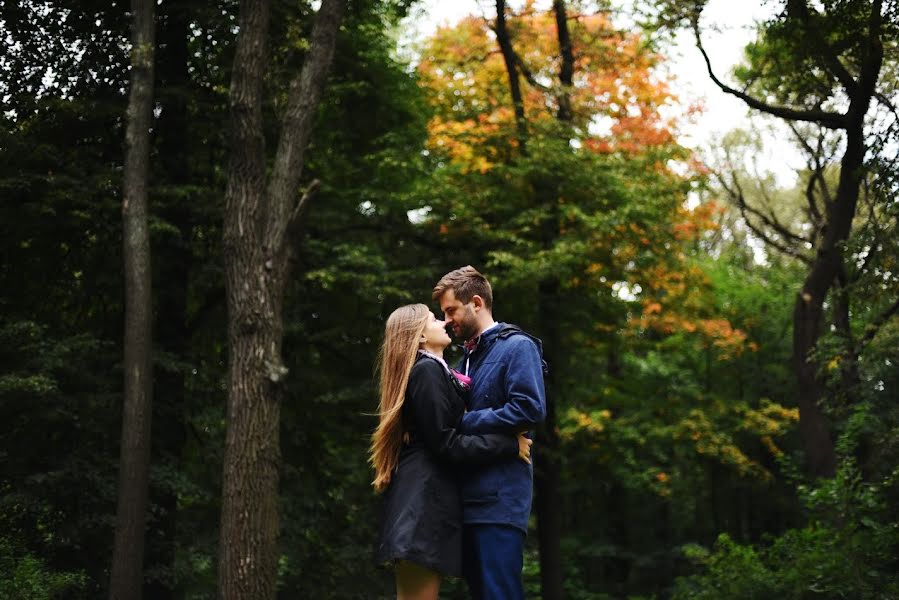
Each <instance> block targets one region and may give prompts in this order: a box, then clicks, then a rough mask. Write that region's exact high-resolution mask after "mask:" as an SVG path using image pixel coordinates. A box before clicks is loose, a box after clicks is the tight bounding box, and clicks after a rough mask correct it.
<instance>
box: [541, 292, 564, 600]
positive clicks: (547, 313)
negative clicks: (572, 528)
mask: <svg viewBox="0 0 899 600" xmlns="http://www.w3.org/2000/svg"><path fill="white" fill-rule="evenodd" d="M539 288H540V289H539V294H540V296H539V297H540V300H539V306H540V310H539V314H540V334H541V336H542V338H543V356H544V357H545V359H546V362H547V364H548V365H549V373H548V374H547V376H546V380H545V386H546V420H545V421H544V422H543V423H542V425H541V426H540V427H539V428H538V429H537V443H536V444H535V446H536V452H535V453H534V489H535V497H534V510H535V512H536V515H537V543H538V546H539V551H540V590H541V592H542V598H543V600H561V599H562V598H563V597H564V588H563V585H562V582H563V581H564V573H563V571H562V548H561V543H560V542H561V538H562V510H561V507H562V493H561V489H560V487H561V481H562V467H561V464H560V460H559V453H560V448H559V432H558V422H557V419H556V404H557V402H558V399H559V394H558V393H557V390H558V376H557V369H558V368H559V365H560V364H561V360H560V352H559V350H560V348H561V343H560V340H559V334H558V332H559V330H560V327H559V319H560V318H561V314H560V311H559V308H560V301H561V299H560V296H559V282H558V280H556V279H548V280H545V281H542V282H540V286H539Z"/></svg>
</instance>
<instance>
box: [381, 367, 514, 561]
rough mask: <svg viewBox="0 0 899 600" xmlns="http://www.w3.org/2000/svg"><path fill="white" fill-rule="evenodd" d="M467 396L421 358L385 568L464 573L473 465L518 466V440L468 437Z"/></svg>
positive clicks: (407, 408) (412, 384)
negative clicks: (404, 565) (465, 481)
mask: <svg viewBox="0 0 899 600" xmlns="http://www.w3.org/2000/svg"><path fill="white" fill-rule="evenodd" d="M461 393H462V390H461V387H459V384H458V383H457V382H456V380H455V378H454V377H453V376H452V375H451V374H450V373H449V371H447V369H446V368H445V367H444V366H443V365H442V364H441V363H439V362H438V361H437V360H435V359H432V358H430V357H427V356H424V355H419V357H418V359H417V360H416V361H415V364H414V365H413V366H412V372H411V373H410V375H409V384H408V386H407V388H406V397H405V400H404V404H403V427H404V430H405V431H406V432H408V433H409V435H410V441H409V443H408V444H406V445H404V446H403V449H402V451H401V453H400V457H399V464H398V466H397V469H396V471H395V472H394V474H393V477H392V478H391V481H390V485H389V486H388V487H387V490H386V491H385V493H384V509H383V510H384V512H383V518H382V521H381V531H380V535H379V537H378V544H377V549H376V553H375V554H376V560H377V561H378V563H379V564H384V563H393V562H395V561H397V560H408V561H412V562H414V563H417V564H419V565H421V566H424V567H427V568H429V569H432V570H434V571H437V572H439V573H442V574H443V575H451V576H456V577H458V576H460V575H461V572H462V499H461V496H460V484H459V473H460V470H461V469H464V468H465V465H473V464H483V463H486V462H497V461H514V460H519V459H518V441H517V438H516V437H515V436H514V435H513V434H505V433H492V434H485V435H462V434H460V433H459V432H458V426H459V422H460V420H461V418H462V414H463V412H464V411H465V406H464V402H463V399H462V395H461Z"/></svg>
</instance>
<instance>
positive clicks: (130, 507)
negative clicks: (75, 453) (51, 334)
mask: <svg viewBox="0 0 899 600" xmlns="http://www.w3.org/2000/svg"><path fill="white" fill-rule="evenodd" d="M131 19H132V37H131V80H130V95H129V98H128V117H127V120H128V126H127V130H126V133H125V140H126V144H125V172H124V188H123V192H122V217H123V219H122V220H123V228H122V229H123V235H122V241H123V249H122V257H123V259H124V263H125V265H124V272H125V342H124V348H125V357H124V365H123V367H124V374H125V385H124V397H123V402H124V406H123V408H122V444H121V460H120V463H119V464H120V466H119V500H118V510H117V514H116V530H115V543H114V544H113V550H112V575H111V579H110V583H109V588H110V589H109V597H110V598H113V599H124V598H135V599H137V600H139V599H140V598H141V597H142V595H141V591H142V589H143V562H144V561H143V559H144V531H145V528H146V521H147V504H148V502H147V494H148V483H149V475H150V473H149V471H150V429H151V427H150V425H151V422H152V415H153V408H152V406H153V359H152V346H153V336H152V324H153V295H152V279H151V268H150V232H149V223H148V216H147V215H148V209H147V188H148V183H147V178H148V171H149V166H150V165H149V162H150V122H151V119H152V116H153V115H152V111H153V62H154V56H155V24H154V20H155V11H154V4H153V2H152V0H135V1H134V2H132V3H131Z"/></svg>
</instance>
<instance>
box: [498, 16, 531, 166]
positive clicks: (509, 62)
mask: <svg viewBox="0 0 899 600" xmlns="http://www.w3.org/2000/svg"><path fill="white" fill-rule="evenodd" d="M496 42H497V44H498V45H499V49H500V52H501V53H502V55H503V62H504V63H505V65H506V74H507V75H508V76H509V93H510V94H511V95H512V108H513V109H514V111H515V125H516V127H517V130H518V146H519V148H521V151H522V152H525V151H526V147H527V146H526V144H527V136H528V127H527V120H526V119H525V115H524V99H523V97H522V95H521V81H520V79H519V77H518V62H517V59H516V57H515V50H514V48H513V47H512V39H511V38H510V37H509V29H508V27H507V26H506V2H505V0H496Z"/></svg>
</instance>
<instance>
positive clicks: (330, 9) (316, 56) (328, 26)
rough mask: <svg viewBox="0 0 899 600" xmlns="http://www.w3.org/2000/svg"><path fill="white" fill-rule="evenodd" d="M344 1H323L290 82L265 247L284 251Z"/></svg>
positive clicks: (271, 189) (271, 195) (274, 166)
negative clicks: (306, 48) (295, 72)
mask: <svg viewBox="0 0 899 600" xmlns="http://www.w3.org/2000/svg"><path fill="white" fill-rule="evenodd" d="M344 5H345V0H322V3H321V7H320V8H319V10H318V14H317V15H316V17H315V25H314V26H313V27H312V36H311V38H312V39H311V42H310V49H309V54H308V55H307V56H306V59H305V60H304V61H303V68H302V69H301V71H300V72H299V73H298V74H297V76H296V77H294V78H293V79H292V80H291V82H290V87H289V92H288V98H287V106H286V109H285V111H284V118H283V123H282V126H281V137H280V140H279V142H278V150H277V153H276V154H275V162H274V165H273V167H272V176H271V181H270V182H269V187H268V196H269V207H268V210H269V215H268V225H267V228H266V237H265V244H266V245H267V246H268V247H269V248H270V249H271V251H272V252H275V253H277V252H280V251H281V250H283V248H282V244H283V243H284V238H285V235H286V233H287V225H288V221H289V219H290V215H289V212H290V210H291V203H292V201H293V198H295V194H296V193H297V188H298V187H299V182H300V176H301V174H302V171H303V163H304V153H305V151H306V146H307V144H308V143H309V138H310V136H311V135H312V125H313V118H314V117H315V113H316V107H317V106H318V102H319V98H320V97H321V95H322V91H323V90H324V87H325V82H326V80H327V78H328V71H329V69H330V67H331V61H332V59H333V57H334V47H335V45H336V43H337V32H338V30H339V28H340V23H341V21H342V19H343V11H344V8H345V6H344Z"/></svg>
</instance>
